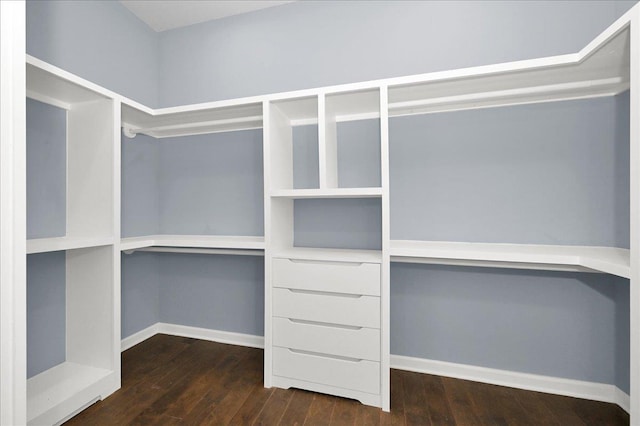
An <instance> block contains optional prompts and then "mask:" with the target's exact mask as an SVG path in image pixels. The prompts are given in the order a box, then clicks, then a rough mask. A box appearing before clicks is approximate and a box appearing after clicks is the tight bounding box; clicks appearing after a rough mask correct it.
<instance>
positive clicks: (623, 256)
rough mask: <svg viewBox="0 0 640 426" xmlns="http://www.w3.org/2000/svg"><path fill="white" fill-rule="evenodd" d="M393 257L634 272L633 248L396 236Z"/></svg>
mask: <svg viewBox="0 0 640 426" xmlns="http://www.w3.org/2000/svg"><path fill="white" fill-rule="evenodd" d="M391 261H392V262H404V263H431V264H438V265H460V266H481V267H493V268H516V269H541V270H550V271H578V272H604V273H607V274H612V275H617V276H619V277H623V278H630V274H631V267H630V256H629V250H627V249H620V248H610V247H591V246H554V245H535V244H487V243H458V242H443V241H412V240H392V241H391Z"/></svg>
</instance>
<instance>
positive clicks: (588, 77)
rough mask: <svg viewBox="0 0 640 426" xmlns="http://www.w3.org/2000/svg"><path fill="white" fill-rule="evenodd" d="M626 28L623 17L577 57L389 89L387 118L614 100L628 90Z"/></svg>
mask: <svg viewBox="0 0 640 426" xmlns="http://www.w3.org/2000/svg"><path fill="white" fill-rule="evenodd" d="M627 25H628V20H626V19H623V18H621V19H620V20H618V21H617V22H616V23H615V24H614V25H612V26H611V27H610V28H609V29H608V30H607V31H605V32H604V33H602V34H601V35H600V36H599V37H598V38H596V39H595V40H594V41H593V42H592V43H590V44H589V45H588V46H587V47H585V48H584V49H582V50H581V51H580V52H579V53H576V54H570V55H562V56H555V57H549V58H541V59H534V60H527V61H520V62H512V63H507V64H498V65H490V66H483V67H475V68H467V69H461V70H454V71H444V72H437V73H431V74H426V75H424V76H423V80H422V81H414V82H409V83H402V84H398V85H395V84H390V85H389V115H390V116H399V115H409V114H424V113H432V112H441V111H451V110H463V109H472V108H486V107H492V106H503V105H515V104H526V103H534V102H547V101H559V100H569V99H581V98H589V97H597V96H612V95H616V94H618V93H620V92H623V91H625V90H627V89H629V64H630V59H629V57H630V52H629V28H628V26H627ZM418 78H419V77H418V76H416V80H417V79H418Z"/></svg>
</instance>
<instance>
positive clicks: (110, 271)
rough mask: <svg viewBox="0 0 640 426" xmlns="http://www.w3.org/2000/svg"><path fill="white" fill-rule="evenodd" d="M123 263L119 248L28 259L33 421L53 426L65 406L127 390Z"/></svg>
mask: <svg viewBox="0 0 640 426" xmlns="http://www.w3.org/2000/svg"><path fill="white" fill-rule="evenodd" d="M118 255H119V253H118ZM115 261H116V253H115V249H114V247H113V246H104V247H93V248H83V249H76V250H67V251H53V252H48V253H40V254H33V255H29V256H28V258H27V267H28V269H27V297H28V298H27V306H28V317H27V329H28V335H27V341H28V347H27V360H28V376H29V380H28V381H27V404H28V405H27V407H28V421H29V422H30V423H36V424H41V423H49V422H50V421H51V419H53V418H56V416H58V415H59V413H58V411H59V408H57V407H58V406H59V405H65V404H69V401H77V400H84V401H85V402H91V401H93V400H95V399H97V396H96V394H97V395H98V396H100V395H106V394H108V393H110V392H111V391H113V389H114V388H116V387H118V386H119V383H120V379H119V371H120V370H119V369H120V365H119V357H117V358H116V357H115V356H114V355H115V354H119V352H120V341H119V340H120V339H119V330H117V331H116V329H115V324H119V321H116V315H117V314H116V310H115V309H114V306H117V305H119V302H120V299H119V289H117V288H116V287H115V285H114V280H115V276H114V275H115V273H116V270H117V269H116V267H115Z"/></svg>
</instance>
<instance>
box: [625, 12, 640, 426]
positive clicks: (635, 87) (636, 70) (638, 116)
mask: <svg viewBox="0 0 640 426" xmlns="http://www.w3.org/2000/svg"><path fill="white" fill-rule="evenodd" d="M630 13H632V15H631V16H632V21H631V40H630V46H629V49H630V51H631V67H630V68H631V99H630V116H631V120H630V126H631V128H630V153H629V156H630V157H631V158H630V160H631V172H630V174H631V177H630V179H631V180H630V187H631V198H630V211H631V215H630V216H631V223H630V234H631V236H630V247H631V256H630V257H631V265H630V269H631V280H630V282H629V285H630V288H629V299H630V307H629V308H630V309H629V319H630V327H629V328H630V337H629V338H630V341H629V346H630V353H629V357H630V360H631V363H630V384H631V386H630V387H631V389H630V393H629V396H630V401H631V406H630V416H631V417H630V420H631V424H632V425H638V424H640V6H638V5H636V6H635V7H634V8H633V9H631V11H630ZM628 14H629V13H627V15H628Z"/></svg>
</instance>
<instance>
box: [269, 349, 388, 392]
mask: <svg viewBox="0 0 640 426" xmlns="http://www.w3.org/2000/svg"><path fill="white" fill-rule="evenodd" d="M273 374H274V375H276V376H281V377H288V378H293V379H297V380H304V381H306V382H313V383H320V384H323V385H327V386H335V387H338V388H344V389H352V390H357V391H360V392H367V393H372V394H378V393H380V363H379V362H373V361H364V360H349V359H346V358H337V357H328V356H323V355H321V354H312V353H305V352H299V351H295V350H292V349H288V348H281V347H277V346H274V348H273Z"/></svg>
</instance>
